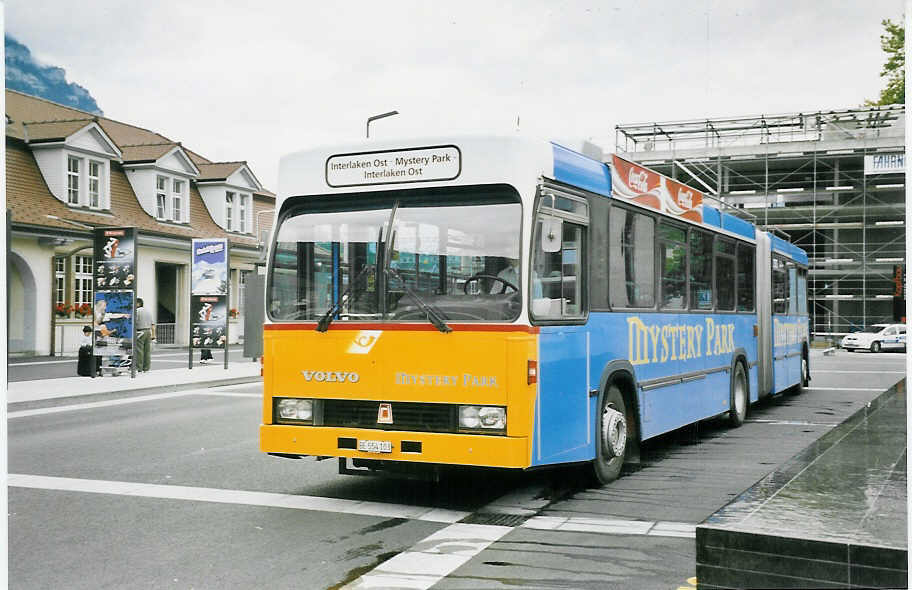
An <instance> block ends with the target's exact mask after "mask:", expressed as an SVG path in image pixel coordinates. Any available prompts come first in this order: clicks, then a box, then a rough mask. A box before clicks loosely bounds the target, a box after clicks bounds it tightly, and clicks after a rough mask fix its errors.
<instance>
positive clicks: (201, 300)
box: [190, 238, 229, 367]
mask: <svg viewBox="0 0 912 590" xmlns="http://www.w3.org/2000/svg"><path fill="white" fill-rule="evenodd" d="M228 268H229V267H228V240H227V239H226V238H213V239H194V240H193V241H192V243H191V255H190V363H191V366H192V362H193V349H195V348H199V349H203V348H206V349H212V348H224V349H225V366H226V367H227V366H228V354H227V353H228V316H229V309H228V303H229V300H228V295H229V287H228V285H229V274H228V272H229V271H228Z"/></svg>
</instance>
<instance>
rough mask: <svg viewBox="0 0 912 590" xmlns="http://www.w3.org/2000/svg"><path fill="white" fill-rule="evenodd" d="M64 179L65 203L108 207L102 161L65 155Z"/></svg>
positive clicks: (100, 207) (98, 207)
mask: <svg viewBox="0 0 912 590" xmlns="http://www.w3.org/2000/svg"><path fill="white" fill-rule="evenodd" d="M66 179H67V184H66V198H67V204H69V205H72V206H73V207H90V208H92V209H107V208H108V207H109V205H108V195H107V192H108V191H107V183H105V162H104V161H101V160H94V159H91V158H85V157H79V156H74V155H67V174H66Z"/></svg>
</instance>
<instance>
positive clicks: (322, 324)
mask: <svg viewBox="0 0 912 590" xmlns="http://www.w3.org/2000/svg"><path fill="white" fill-rule="evenodd" d="M372 268H375V266H373V265H368V264H365V265H364V268H362V269H361V270H360V271H359V272H358V274H357V275H355V278H354V279H352V282H351V283H350V284H349V285H348V289H346V290H345V292H344V293H342V296H341V297H339V300H338V301H336V303H335V304H333V306H332V307H330V308H329V309H328V310H326V313H324V314H323V317H321V318H320V321H319V322H317V327H316V330H317V332H325V331H326V330H328V329H329V324H331V323H332V321H333V317H334V316H335V315H336V314H337V313H339V311H340V310H341V309H342V306H343V305H345V304H346V303H348V301H349V299H350V298H351V297H352V292H353V290H354V288H355V287H356V286H357V285H358V282H359V281H360V280H361V277H363V276H364V273H366V272H367V271H368V270H369V269H372ZM358 294H360V292H359V293H356V294H355V296H357V295H358Z"/></svg>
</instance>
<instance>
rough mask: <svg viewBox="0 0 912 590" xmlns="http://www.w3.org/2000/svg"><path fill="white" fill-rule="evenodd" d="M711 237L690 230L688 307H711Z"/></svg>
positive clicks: (706, 308)
mask: <svg viewBox="0 0 912 590" xmlns="http://www.w3.org/2000/svg"><path fill="white" fill-rule="evenodd" d="M712 280H713V237H712V235H711V234H708V233H706V232H702V231H697V230H693V229H692V230H691V231H690V308H691V309H700V310H712V308H713V283H712Z"/></svg>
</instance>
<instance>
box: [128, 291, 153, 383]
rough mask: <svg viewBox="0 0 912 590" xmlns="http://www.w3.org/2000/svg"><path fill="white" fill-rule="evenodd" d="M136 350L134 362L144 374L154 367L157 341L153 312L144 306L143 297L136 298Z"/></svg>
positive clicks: (137, 368)
mask: <svg viewBox="0 0 912 590" xmlns="http://www.w3.org/2000/svg"><path fill="white" fill-rule="evenodd" d="M134 326H136V350H135V351H133V362H135V363H136V370H137V371H139V372H140V373H144V372H146V371H148V370H149V368H150V367H151V365H152V341H153V340H155V324H154V323H153V321H152V312H151V311H149V310H148V309H146V308H145V307H144V306H143V300H142V297H137V298H136V321H135V322H134Z"/></svg>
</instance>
